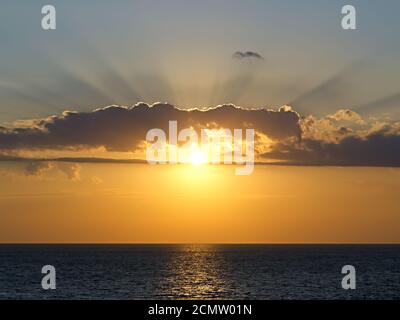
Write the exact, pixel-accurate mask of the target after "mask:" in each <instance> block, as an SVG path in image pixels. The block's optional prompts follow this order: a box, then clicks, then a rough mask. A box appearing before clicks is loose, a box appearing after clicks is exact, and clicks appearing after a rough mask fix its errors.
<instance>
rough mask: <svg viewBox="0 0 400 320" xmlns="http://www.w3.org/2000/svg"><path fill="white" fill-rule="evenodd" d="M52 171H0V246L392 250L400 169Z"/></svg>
mask: <svg viewBox="0 0 400 320" xmlns="http://www.w3.org/2000/svg"><path fill="white" fill-rule="evenodd" d="M56 166H58V167H55V168H51V169H48V170H47V171H43V172H40V173H38V174H37V175H36V176H32V175H30V176H27V174H26V172H24V169H23V165H22V164H14V163H13V164H12V163H3V164H1V165H0V176H1V179H0V212H1V214H0V242H2V243H5V242H8V243H10V242H11V243H12V242H64V243H65V242H67V243H70V242H75V243H76V242H94V243H96V242H111V243H121V242H124V243H126V242H128V243H147V242H150V243H165V242H167V243H176V242H185V243H194V242H202V243H206V242H209V243H214V242H218V243H222V242H245V243H246V242H247V243H248V242H266V243H274V242H279V243H284V242H335V243H336V242H400V232H399V231H400V230H399V228H400V227H399V226H400V221H399V216H398V212H399V209H400V204H399V201H398V194H399V191H400V179H399V178H400V169H391V168H357V167H351V168H340V167H290V166H256V168H255V170H254V173H253V174H252V175H250V176H236V175H235V174H234V167H233V166H210V165H203V166H197V167H194V166H191V165H178V166H171V165H167V166H150V165H146V164H82V165H79V166H76V167H74V168H70V167H68V166H69V165H68V164H57V165H56ZM73 170H76V172H74V171H73Z"/></svg>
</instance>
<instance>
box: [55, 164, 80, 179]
mask: <svg viewBox="0 0 400 320" xmlns="http://www.w3.org/2000/svg"><path fill="white" fill-rule="evenodd" d="M57 167H58V169H59V170H60V171H61V172H63V173H65V174H66V176H67V178H68V179H69V180H71V181H79V180H80V179H81V166H80V165H79V164H76V163H73V164H66V163H58V164H57Z"/></svg>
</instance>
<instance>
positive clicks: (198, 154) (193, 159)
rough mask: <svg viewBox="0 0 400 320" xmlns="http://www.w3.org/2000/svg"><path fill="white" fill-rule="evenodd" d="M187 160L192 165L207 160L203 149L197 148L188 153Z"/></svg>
mask: <svg viewBox="0 0 400 320" xmlns="http://www.w3.org/2000/svg"><path fill="white" fill-rule="evenodd" d="M188 161H189V163H191V164H192V165H193V166H201V165H203V164H206V163H207V162H208V157H207V154H206V153H205V152H204V151H203V150H201V149H199V148H198V149H196V150H193V151H192V152H191V153H190V154H189V158H188Z"/></svg>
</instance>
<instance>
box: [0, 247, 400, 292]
mask: <svg viewBox="0 0 400 320" xmlns="http://www.w3.org/2000/svg"><path fill="white" fill-rule="evenodd" d="M47 264H50V265H54V266H55V267H56V270H57V289H56V290H49V291H44V290H42V288H41V279H42V276H43V275H42V274H41V268H42V266H43V265H47ZM346 264H351V265H354V266H355V267H356V270H357V289H356V290H348V291H345V290H343V289H342V288H341V280H342V277H343V275H342V274H341V268H342V266H343V265H346ZM9 298H13V299H15V298H17V299H49V298H57V299H72V298H73V299H95V298H96V299H399V298H400V246H395V245H380V246H377V245H343V246H338V245H211V246H205V245H204V246H203V245H0V299H9Z"/></svg>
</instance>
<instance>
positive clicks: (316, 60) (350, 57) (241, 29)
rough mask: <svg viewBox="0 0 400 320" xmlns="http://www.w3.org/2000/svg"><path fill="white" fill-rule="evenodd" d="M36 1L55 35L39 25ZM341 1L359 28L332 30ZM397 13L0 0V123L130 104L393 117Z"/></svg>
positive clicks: (381, 7)
mask: <svg viewBox="0 0 400 320" xmlns="http://www.w3.org/2000/svg"><path fill="white" fill-rule="evenodd" d="M45 4H53V5H54V6H55V7H56V10H57V29H56V30H55V31H43V30H42V29H41V27H40V21H41V7H42V5H45ZM344 4H353V5H354V6H355V7H356V9H357V22H358V30H356V31H344V30H342V29H341V25H340V20H341V14H340V11H341V7H342V6H343V5H344ZM399 15H400V2H399V1H396V0H393V1H391V0H386V1H384V2H379V1H350V2H349V1H332V0H319V1H316V0H303V1H295V0H291V1H289V0H279V1H278V0H276V1H266V0H265V1H261V0H250V1H233V0H229V1H228V0H224V1H215V0H213V1H211V0H205V1H192V0H186V1H183V0H182V1H178V0H171V1H154V0H151V1H144V0H143V1H120V0H119V1H113V2H110V1H98V0H96V1H94V0H93V1H84V2H82V1H29V2H28V1H21V0H19V1H11V0H5V1H2V4H1V10H0V43H1V58H0V103H1V105H0V123H6V122H10V121H14V120H16V119H28V118H34V117H44V116H48V115H50V114H59V113H60V112H61V111H63V110H66V109H68V110H92V109H94V108H96V107H99V106H105V105H109V104H114V103H115V104H123V105H132V104H135V103H136V102H138V101H145V102H148V103H153V102H156V101H168V102H170V103H173V104H175V105H177V106H179V107H185V108H190V107H207V106H212V105H216V104H222V103H235V104H238V105H241V106H245V107H265V106H268V107H276V106H280V105H283V104H286V103H292V104H293V107H294V109H296V110H299V111H300V112H301V113H304V114H309V113H312V114H326V113H328V112H333V111H334V110H336V109H339V108H342V107H349V108H354V109H361V110H362V109H363V107H364V108H365V110H368V113H370V114H371V115H381V114H384V113H388V114H391V115H396V113H398V111H397V110H398V109H399V108H396V106H397V105H398V103H399V102H400V98H399V97H398V96H397V95H398V94H399V93H400V88H399V80H400V72H399V71H400V70H399V69H400V64H399V63H398V60H399V57H400V43H399V41H398V32H399V30H400V20H399V19H398V16H399ZM236 51H254V52H257V53H259V54H261V55H262V56H263V57H264V58H265V60H263V61H252V62H250V61H237V60H235V59H232V54H233V53H234V52H236ZM375 102H376V103H375ZM366 106H367V107H366Z"/></svg>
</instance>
